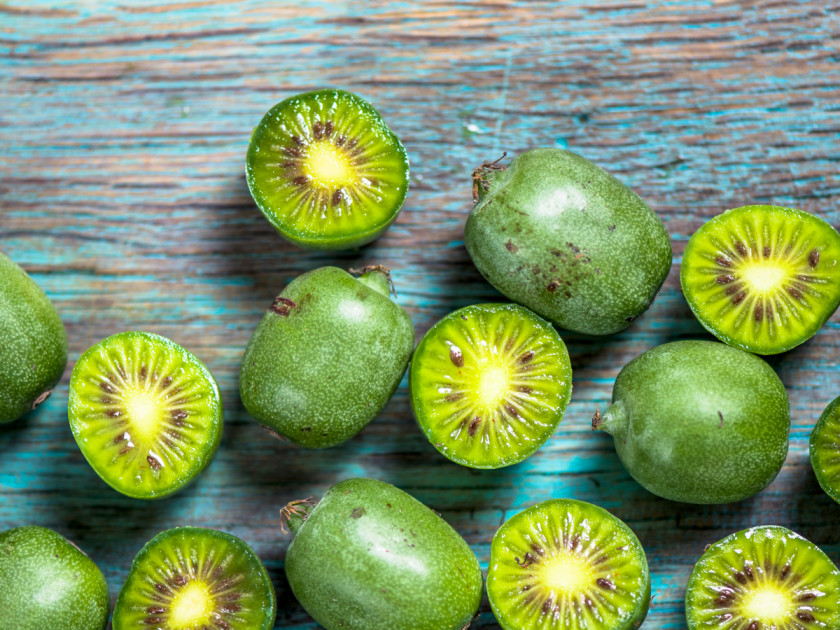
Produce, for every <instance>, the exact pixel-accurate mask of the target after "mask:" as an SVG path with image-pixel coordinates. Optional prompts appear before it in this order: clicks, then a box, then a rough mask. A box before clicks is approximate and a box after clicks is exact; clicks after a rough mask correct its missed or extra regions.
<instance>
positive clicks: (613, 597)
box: [487, 499, 651, 630]
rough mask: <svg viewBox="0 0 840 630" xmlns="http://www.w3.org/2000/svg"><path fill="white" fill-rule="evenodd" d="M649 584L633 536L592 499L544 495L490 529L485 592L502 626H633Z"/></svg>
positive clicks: (526, 629) (539, 629) (533, 629)
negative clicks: (540, 500)
mask: <svg viewBox="0 0 840 630" xmlns="http://www.w3.org/2000/svg"><path fill="white" fill-rule="evenodd" d="M650 590H651V583H650V571H649V569H648V563H647V558H646V556H645V552H644V549H642V546H641V543H639V540H638V538H636V535H635V534H634V533H633V532H632V530H631V529H630V528H629V527H628V526H627V525H626V524H625V523H624V522H623V521H621V520H620V519H618V518H616V517H615V516H613V515H612V514H610V513H609V512H607V511H606V510H604V509H602V508H600V507H598V506H596V505H592V504H590V503H585V502H583V501H575V500H572V499H553V500H550V501H545V502H543V503H539V504H537V505H534V506H532V507H529V508H527V509H526V510H524V511H522V512H520V513H519V514H517V515H515V516H513V517H511V518H510V519H509V520H508V521H507V522H506V523H505V524H504V525H502V527H501V528H500V529H499V531H498V532H496V535H495V536H494V537H493V543H492V545H491V547H490V565H489V572H488V575H487V594H488V596H489V598H490V605H491V607H492V608H493V613H494V614H495V615H496V619H497V620H498V621H499V624H500V625H501V626H502V628H504V630H594V629H598V630H631V629H635V628H638V627H639V626H640V625H641V624H642V621H644V619H645V617H646V616H647V612H648V608H649V607H650Z"/></svg>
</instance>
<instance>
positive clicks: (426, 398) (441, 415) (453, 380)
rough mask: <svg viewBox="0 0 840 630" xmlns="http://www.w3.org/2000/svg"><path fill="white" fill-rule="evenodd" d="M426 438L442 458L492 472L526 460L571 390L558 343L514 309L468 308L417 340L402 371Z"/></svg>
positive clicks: (547, 328)
mask: <svg viewBox="0 0 840 630" xmlns="http://www.w3.org/2000/svg"><path fill="white" fill-rule="evenodd" d="M409 383H410V390H411V404H412V408H413V410H414V415H415V417H416V419H417V422H418V424H419V425H420V428H421V429H422V430H423V432H424V433H425V434H426V437H427V438H428V439H429V441H430V442H431V443H432V444H433V445H434V447H435V448H436V449H437V450H438V451H440V452H441V453H442V454H443V455H445V456H446V457H448V458H449V459H450V460H452V461H454V462H456V463H458V464H461V465H464V466H469V467H472V468H500V467H502V466H509V465H511V464H516V463H518V462H521V461H522V460H524V459H526V458H527V457H529V456H531V455H532V454H533V453H534V452H536V451H537V449H539V448H540V446H542V445H543V444H544V443H545V442H546V440H548V438H549V437H551V435H552V434H553V433H554V431H555V430H556V429H557V427H558V425H559V424H560V422H561V420H562V419H563V414H564V413H565V410H566V405H567V404H568V402H569V398H570V397H571V393H572V368H571V365H570V362H569V355H568V352H567V351H566V345H565V344H564V343H563V340H562V339H561V338H560V336H559V335H558V334H557V331H555V330H554V328H553V327H552V326H551V325H550V324H549V323H548V322H546V321H545V320H543V319H542V318H540V317H539V316H537V315H536V314H534V313H532V312H531V311H529V310H528V309H526V308H525V307H523V306H519V305H516V304H475V305H472V306H467V307H465V308H462V309H460V310H457V311H455V312H453V313H450V314H449V315H447V316H446V317H444V318H443V319H442V320H440V321H439V322H438V323H437V324H435V325H434V326H433V327H432V328H431V330H429V332H428V333H426V335H425V336H424V337H423V339H422V340H421V342H420V344H419V345H418V346H417V350H416V351H415V353H414V358H413V359H412V363H411V368H410V372H409Z"/></svg>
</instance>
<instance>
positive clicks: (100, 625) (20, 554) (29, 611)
mask: <svg viewBox="0 0 840 630" xmlns="http://www.w3.org/2000/svg"><path fill="white" fill-rule="evenodd" d="M0 585H2V588H0V628H2V629H3V630H103V629H104V628H105V625H106V624H107V623H108V611H109V609H110V604H111V603H110V599H109V596H108V585H107V584H106V583H105V576H103V575H102V571H100V570H99V568H98V567H97V566H96V564H94V562H93V560H91V559H90V558H88V557H87V556H86V555H85V554H84V553H83V552H82V551H81V550H80V549H79V548H78V547H76V545H74V544H73V543H71V542H70V541H69V540H67V539H66V538H64V537H63V536H61V535H60V534H58V533H56V532H54V531H52V530H50V529H46V528H45V527H35V526H26V527H17V528H15V529H8V530H6V531H4V532H2V533H0Z"/></svg>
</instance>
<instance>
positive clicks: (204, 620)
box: [113, 527, 277, 630]
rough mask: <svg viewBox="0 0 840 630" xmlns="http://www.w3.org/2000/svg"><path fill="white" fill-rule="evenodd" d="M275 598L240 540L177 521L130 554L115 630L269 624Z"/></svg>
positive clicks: (264, 629)
mask: <svg viewBox="0 0 840 630" xmlns="http://www.w3.org/2000/svg"><path fill="white" fill-rule="evenodd" d="M276 613H277V602H276V598H275V595H274V587H273V586H272V584H271V580H270V579H269V577H268V573H267V572H266V570H265V567H264V566H263V564H262V562H260V559H259V558H258V557H257V555H256V554H255V553H254V551H253V550H252V549H251V548H250V547H249V546H248V545H247V544H246V543H245V542H243V541H242V540H240V539H239V538H236V537H235V536H231V535H230V534H226V533H225V532H220V531H216V530H213V529H203V528H200V527H176V528H175V529H170V530H167V531H165V532H162V533H160V534H158V535H157V536H155V537H154V538H153V539H152V540H151V541H149V542H148V543H147V544H146V546H145V547H143V549H141V550H140V553H138V554H137V556H136V557H135V558H134V562H133V563H132V565H131V569H130V570H129V574H128V579H127V580H126V582H125V584H124V585H123V587H122V590H121V591H120V594H119V597H118V598H117V603H116V606H115V607H114V620H113V627H114V630H149V629H151V628H154V629H155V630H270V629H271V628H273V627H274V620H275V616H276Z"/></svg>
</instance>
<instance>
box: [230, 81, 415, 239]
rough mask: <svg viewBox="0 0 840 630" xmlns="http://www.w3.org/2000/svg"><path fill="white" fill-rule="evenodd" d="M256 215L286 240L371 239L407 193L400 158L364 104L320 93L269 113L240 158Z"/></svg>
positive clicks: (345, 95)
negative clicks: (264, 217)
mask: <svg viewBox="0 0 840 630" xmlns="http://www.w3.org/2000/svg"><path fill="white" fill-rule="evenodd" d="M246 170H247V177H248V187H249V188H250V190H251V196H252V197H253V198H254V201H255V202H256V204H257V206H258V207H259V209H260V210H261V211H262V213H263V214H264V215H265V216H266V218H267V219H268V220H269V221H270V222H271V224H272V225H273V226H274V227H275V228H276V229H277V230H278V231H279V232H280V234H281V235H282V236H284V237H285V238H286V239H288V240H289V241H291V242H292V243H295V244H297V245H300V246H301V247H308V248H310V249H324V250H331V249H350V248H353V247H359V246H360V245H364V244H365V243H369V242H370V241H372V240H374V239H375V238H377V237H378V236H379V235H380V234H381V233H382V232H384V231H385V229H386V228H387V227H388V226H389V225H390V224H391V222H392V221H393V220H394V219H396V218H397V215H398V214H399V211H400V208H401V207H402V204H403V201H404V200H405V196H406V193H407V192H408V157H407V156H406V153H405V149H404V148H403V146H402V144H401V143H400V141H399V139H398V138H397V136H395V135H394V133H393V132H392V131H391V130H390V129H389V128H388V126H387V125H386V124H385V123H384V121H383V120H382V118H381V117H380V115H379V113H378V112H377V111H376V110H375V109H374V108H373V107H372V106H371V105H370V103H368V102H367V101H366V100H364V99H362V98H360V97H358V96H356V95H355V94H350V93H349V92H344V91H342V90H320V91H317V92H308V93H306V94H300V95H298V96H294V97H292V98H288V99H286V100H285V101H282V102H280V103H278V104H277V105H275V106H274V107H272V108H271V109H270V110H269V111H268V113H267V114H266V115H265V116H264V117H263V119H262V121H260V124H259V125H258V126H257V127H256V129H254V133H253V135H252V136H251V144H250V145H249V146H248V157H247V160H246Z"/></svg>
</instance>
